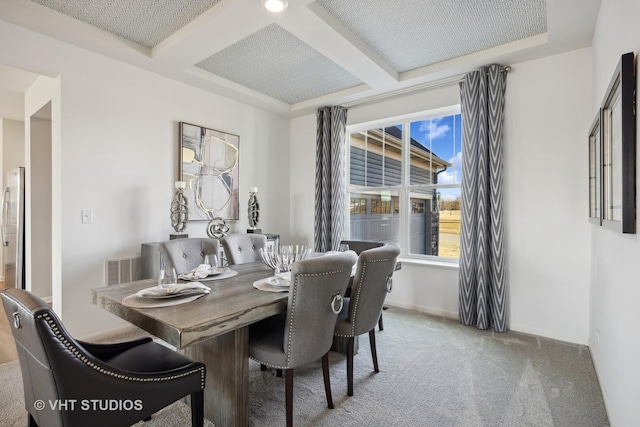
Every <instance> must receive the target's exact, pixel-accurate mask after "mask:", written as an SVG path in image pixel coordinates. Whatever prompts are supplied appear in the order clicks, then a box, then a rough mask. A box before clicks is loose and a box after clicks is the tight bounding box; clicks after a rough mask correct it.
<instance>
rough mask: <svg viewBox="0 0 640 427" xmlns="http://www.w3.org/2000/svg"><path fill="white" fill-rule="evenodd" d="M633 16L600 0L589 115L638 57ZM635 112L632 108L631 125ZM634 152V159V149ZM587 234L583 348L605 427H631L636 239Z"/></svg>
mask: <svg viewBox="0 0 640 427" xmlns="http://www.w3.org/2000/svg"><path fill="white" fill-rule="evenodd" d="M639 16H640V2H638V1H636V0H602V4H601V6H600V13H599V15H598V22H597V25H596V31H595V35H594V39H593V63H592V68H593V70H594V79H593V90H594V99H593V100H592V103H591V111H592V114H595V112H596V110H597V108H598V107H599V106H600V104H601V101H602V98H603V97H604V94H605V92H606V89H607V86H608V84H609V81H610V79H611V77H612V74H613V71H614V69H615V67H616V65H617V63H618V61H619V59H620V56H621V55H622V54H624V53H627V52H634V53H635V54H636V55H638V53H639V52H638V51H639V49H640V26H639V25H638V17H639ZM636 62H637V59H636ZM637 74H638V72H637V70H636V75H637ZM637 84H638V83H637V81H636V85H637ZM636 95H637V91H636ZM636 105H638V99H637V98H636ZM637 114H638V113H637V110H636V123H637ZM636 129H638V125H637V124H636ZM636 141H638V136H637V135H636ZM637 146H638V144H637V142H636V147H637ZM637 154H638V156H640V150H638V152H637ZM638 156H636V163H637V162H638V161H639V159H638ZM585 176H586V175H585ZM639 178H640V174H639V173H638V172H636V180H638V179H639ZM636 182H637V181H636ZM637 185H638V184H636V188H637ZM636 197H637V192H636ZM637 203H638V202H637V201H636V206H637ZM636 217H637V216H636ZM636 224H637V219H636ZM636 228H637V229H638V226H637V225H636ZM638 232H640V229H638V230H637V233H638ZM590 233H591V247H590V250H591V288H592V291H591V325H590V328H591V339H590V342H589V344H590V346H591V349H592V353H593V358H594V362H595V366H596V371H597V372H598V378H599V380H600V386H601V387H602V390H603V394H604V398H605V404H606V406H607V412H608V414H609V420H610V421H611V425H612V426H615V427H631V426H636V425H638V420H639V419H640V407H638V396H640V364H639V363H638V361H639V360H640V334H638V332H637V327H636V325H637V312H638V309H637V307H638V301H640V286H638V277H640V263H639V262H638V260H640V237H639V235H638V234H633V235H623V234H620V233H616V232H613V231H611V230H609V229H605V228H603V227H597V226H591V227H590Z"/></svg>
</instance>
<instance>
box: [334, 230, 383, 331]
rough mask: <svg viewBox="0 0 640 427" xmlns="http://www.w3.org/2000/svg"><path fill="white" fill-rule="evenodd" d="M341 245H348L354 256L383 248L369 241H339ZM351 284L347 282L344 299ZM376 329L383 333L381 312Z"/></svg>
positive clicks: (380, 243)
mask: <svg viewBox="0 0 640 427" xmlns="http://www.w3.org/2000/svg"><path fill="white" fill-rule="evenodd" d="M342 245H348V246H349V250H352V251H354V252H355V253H356V254H358V255H360V254H361V253H362V252H364V251H366V250H369V249H373V248H379V247H380V246H384V242H374V241H371V240H341V241H340V246H342ZM352 283H353V280H352V281H351V282H349V287H348V288H347V293H346V294H345V296H346V297H349V296H351V287H352ZM378 329H380V330H381V331H384V323H383V322H382V311H380V318H379V319H378Z"/></svg>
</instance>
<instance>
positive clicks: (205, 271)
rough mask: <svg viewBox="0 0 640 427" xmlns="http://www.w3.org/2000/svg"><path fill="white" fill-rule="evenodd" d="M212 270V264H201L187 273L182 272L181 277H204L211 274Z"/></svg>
mask: <svg viewBox="0 0 640 427" xmlns="http://www.w3.org/2000/svg"><path fill="white" fill-rule="evenodd" d="M210 272H211V266H210V265H209V264H200V265H199V266H197V267H196V268H194V269H193V270H191V271H189V272H187V273H184V274H181V275H180V277H184V278H185V279H188V280H193V279H204V278H205V277H207V276H208V275H209V273H210Z"/></svg>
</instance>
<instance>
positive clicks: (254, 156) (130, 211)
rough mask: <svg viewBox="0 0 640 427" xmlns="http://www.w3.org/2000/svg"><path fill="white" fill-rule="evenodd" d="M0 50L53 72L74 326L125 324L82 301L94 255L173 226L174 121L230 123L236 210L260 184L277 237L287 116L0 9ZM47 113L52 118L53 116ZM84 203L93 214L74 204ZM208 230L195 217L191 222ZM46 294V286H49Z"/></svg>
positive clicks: (224, 126) (13, 61) (97, 279)
mask: <svg viewBox="0 0 640 427" xmlns="http://www.w3.org/2000/svg"><path fill="white" fill-rule="evenodd" d="M0 52H2V54H1V55H0V62H3V63H6V64H7V65H11V66H14V67H17V68H21V69H26V70H37V71H38V72H40V73H42V74H47V75H55V74H59V75H60V77H59V78H60V81H61V88H62V89H61V119H60V123H61V126H62V135H63V138H62V141H61V152H60V158H59V164H58V165H56V164H55V162H56V160H55V159H56V153H55V150H54V153H53V156H54V172H53V174H54V176H55V174H56V171H55V169H56V167H57V168H58V170H59V174H60V180H61V183H60V195H61V205H60V218H59V221H58V222H57V223H58V224H60V226H59V228H60V233H61V262H60V265H61V268H62V286H61V289H62V300H63V305H62V310H61V312H62V316H63V320H64V322H65V326H67V328H68V329H70V331H71V333H72V334H74V335H76V336H84V335H90V334H94V333H97V332H102V331H106V330H108V329H113V328H117V327H121V326H124V325H126V323H125V322H124V321H120V320H119V319H116V318H115V317H114V316H112V315H110V314H108V313H106V312H105V311H104V310H102V309H99V308H97V307H95V306H93V305H92V304H91V302H90V301H91V297H90V289H91V288H95V287H99V286H102V284H103V281H104V278H103V274H104V273H103V261H104V260H105V259H107V258H114V257H120V256H129V255H135V254H136V253H139V252H140V244H141V243H143V242H150V241H151V242H152V241H160V240H166V239H167V238H168V235H169V234H170V233H171V232H173V229H172V228H171V223H170V219H169V206H170V203H171V198H172V195H173V182H174V181H175V180H176V178H177V171H178V123H179V122H180V121H186V122H189V123H194V124H199V125H202V126H206V127H210V128H213V129H219V130H222V131H226V132H230V133H234V134H237V135H240V156H241V157H240V215H241V219H240V221H238V223H237V224H233V223H232V224H230V225H231V226H232V229H233V230H239V231H242V230H244V229H246V227H247V214H246V203H247V199H248V190H249V188H250V187H253V186H258V187H260V193H259V194H260V204H261V221H260V224H259V225H260V227H261V228H262V229H263V230H264V231H265V232H272V233H280V234H281V235H282V238H283V240H287V239H288V238H289V236H288V230H289V227H288V224H289V217H288V212H289V168H288V165H289V154H288V151H289V127H288V125H289V121H288V120H286V119H284V118H282V117H280V116H277V115H274V114H272V113H268V112H265V111H263V110H260V109H257V108H253V107H249V106H247V105H245V104H241V103H238V102H235V101H231V100H229V99H227V98H224V97H220V96H216V95H213V94H211V93H208V92H205V91H203V90H200V89H197V88H193V87H191V86H188V85H185V84H182V83H178V82H175V81H172V80H170V79H167V78H164V77H161V76H158V75H155V74H151V73H149V72H147V71H144V70H141V69H137V68H135V67H132V66H129V65H125V64H123V63H120V62H117V61H114V60H111V59H108V58H106V57H102V56H100V55H96V54H93V53H89V52H87V51H84V50H82V49H79V48H76V47H73V46H70V45H67V44H64V43H60V42H57V41H54V40H51V39H49V38H47V37H43V36H41V35H38V34H36V33H33V32H30V31H27V30H24V29H22V28H19V27H16V26H13V25H11V24H7V23H5V22H2V21H0ZM54 121H55V119H54ZM82 209H93V212H94V223H93V224H82V223H81V222H80V211H81V210H82ZM187 232H188V233H189V234H190V235H191V236H206V233H205V224H204V223H197V224H189V226H188V228H187ZM54 304H55V295H54Z"/></svg>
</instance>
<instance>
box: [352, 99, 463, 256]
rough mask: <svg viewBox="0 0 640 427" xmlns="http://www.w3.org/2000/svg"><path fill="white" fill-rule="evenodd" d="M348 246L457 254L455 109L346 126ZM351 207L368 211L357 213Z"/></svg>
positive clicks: (457, 122) (458, 132) (457, 139)
mask: <svg viewBox="0 0 640 427" xmlns="http://www.w3.org/2000/svg"><path fill="white" fill-rule="evenodd" d="M347 133H348V138H349V149H350V155H349V188H348V191H349V194H350V197H351V209H350V212H351V215H350V221H349V225H348V229H349V238H350V239H352V240H376V241H384V242H388V243H397V244H399V245H400V246H401V248H402V249H403V253H404V254H408V255H409V256H416V257H425V258H429V257H445V258H453V259H457V258H458V257H459V253H460V194H461V191H460V180H461V178H462V169H461V168H462V162H461V160H462V158H461V134H462V126H461V116H460V108H459V106H455V107H452V108H447V109H440V110H437V111H431V112H425V113H421V114H412V115H411V116H407V117H400V118H395V119H392V120H386V121H381V122H377V123H370V124H362V125H351V126H348V127H347ZM354 201H358V203H360V204H364V205H365V206H366V204H367V203H369V206H370V211H369V212H367V211H366V208H365V209H364V210H363V211H359V210H358V209H355V205H354Z"/></svg>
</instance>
